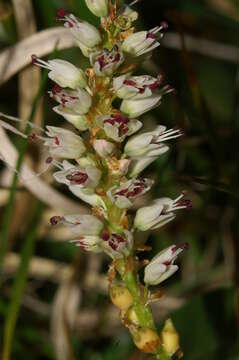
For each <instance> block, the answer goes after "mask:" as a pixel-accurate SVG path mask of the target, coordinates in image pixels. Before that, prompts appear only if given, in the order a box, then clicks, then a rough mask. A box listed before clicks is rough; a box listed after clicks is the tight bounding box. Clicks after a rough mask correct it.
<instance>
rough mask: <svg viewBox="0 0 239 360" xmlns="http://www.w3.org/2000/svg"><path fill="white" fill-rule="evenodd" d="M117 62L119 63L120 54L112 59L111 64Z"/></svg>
mask: <svg viewBox="0 0 239 360" xmlns="http://www.w3.org/2000/svg"><path fill="white" fill-rule="evenodd" d="M117 61H120V53H117V54H116V55H115V57H114V60H113V62H117Z"/></svg>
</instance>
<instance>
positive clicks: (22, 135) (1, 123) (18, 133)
mask: <svg viewBox="0 0 239 360" xmlns="http://www.w3.org/2000/svg"><path fill="white" fill-rule="evenodd" d="M0 125H1V126H2V127H3V128H4V129H6V130H10V131H11V132H13V133H14V134H16V135H19V136H21V137H23V138H24V139H27V135H26V134H24V133H22V132H21V131H19V130H17V129H16V128H15V127H14V126H12V125H10V124H8V123H6V122H5V121H2V120H0Z"/></svg>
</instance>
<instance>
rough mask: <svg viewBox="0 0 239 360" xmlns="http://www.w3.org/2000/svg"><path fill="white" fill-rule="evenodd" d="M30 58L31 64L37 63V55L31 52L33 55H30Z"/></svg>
mask: <svg viewBox="0 0 239 360" xmlns="http://www.w3.org/2000/svg"><path fill="white" fill-rule="evenodd" d="M31 58H32V64H33V65H35V64H37V60H38V59H37V56H36V55H34V54H33V55H32V56H31Z"/></svg>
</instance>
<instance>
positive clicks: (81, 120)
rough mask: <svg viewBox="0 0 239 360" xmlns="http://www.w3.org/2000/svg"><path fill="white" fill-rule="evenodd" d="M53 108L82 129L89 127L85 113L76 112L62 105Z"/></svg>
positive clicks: (77, 127)
mask: <svg viewBox="0 0 239 360" xmlns="http://www.w3.org/2000/svg"><path fill="white" fill-rule="evenodd" d="M53 110H54V111H55V112H56V113H57V114H59V115H61V116H63V117H64V119H66V120H67V121H68V122H69V123H71V124H72V125H74V127H75V128H76V129H78V130H80V131H85V130H87V129H88V128H89V122H88V120H87V117H86V116H85V115H79V114H76V112H75V111H74V110H72V109H70V108H67V107H63V106H62V105H58V106H55V107H54V108H53Z"/></svg>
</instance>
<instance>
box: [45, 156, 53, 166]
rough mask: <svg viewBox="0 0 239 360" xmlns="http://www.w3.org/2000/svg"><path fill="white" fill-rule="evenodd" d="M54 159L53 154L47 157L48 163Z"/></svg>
mask: <svg viewBox="0 0 239 360" xmlns="http://www.w3.org/2000/svg"><path fill="white" fill-rule="evenodd" d="M52 161H53V157H52V156H48V158H47V159H46V164H51V163H52Z"/></svg>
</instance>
